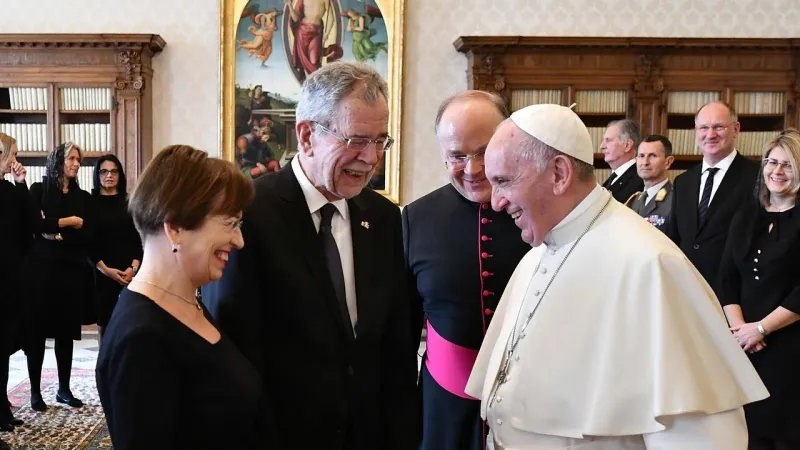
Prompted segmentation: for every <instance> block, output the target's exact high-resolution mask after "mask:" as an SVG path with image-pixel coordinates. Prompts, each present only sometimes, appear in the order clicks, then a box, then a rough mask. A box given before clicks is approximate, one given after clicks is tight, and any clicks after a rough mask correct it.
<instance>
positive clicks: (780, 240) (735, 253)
mask: <svg viewBox="0 0 800 450" xmlns="http://www.w3.org/2000/svg"><path fill="white" fill-rule="evenodd" d="M798 163H800V133H798V131H797V130H794V129H788V130H786V131H784V132H782V133H781V134H780V135H778V136H777V137H776V138H775V139H773V140H772V141H771V142H769V143H768V144H767V145H766V147H765V149H764V156H763V161H762V171H761V175H760V176H759V179H758V181H757V184H756V185H757V198H758V201H759V204H758V205H757V206H753V207H751V208H747V207H744V208H742V209H741V210H740V211H739V212H738V213H737V215H736V216H735V217H734V219H733V221H732V222H731V228H730V232H729V233H728V240H727V243H726V246H725V253H724V254H723V257H722V264H721V268H720V287H721V295H720V300H721V301H722V304H723V309H724V311H725V315H726V316H727V318H728V322H729V323H730V326H731V331H732V332H733V335H734V337H735V338H736V340H737V341H738V342H739V345H741V347H742V349H743V350H744V351H746V352H747V353H748V355H749V357H750V361H751V362H752V363H753V366H754V367H755V369H756V371H758V374H759V376H760V377H761V379H762V381H763V382H764V385H765V386H766V387H767V390H769V393H770V396H769V398H767V399H765V400H761V401H759V402H755V403H751V404H748V405H745V407H744V410H745V415H746V418H747V428H748V432H749V436H750V443H749V446H748V449H749V450H799V449H800V365H798V364H797V361H798V360H800V323H797V321H798V320H800V277H798V274H797V263H798V257H800V211H797V208H796V207H795V205H796V204H797V198H798V191H800V175H799V174H798V169H800V166H799V165H798ZM744 181H748V180H744Z"/></svg>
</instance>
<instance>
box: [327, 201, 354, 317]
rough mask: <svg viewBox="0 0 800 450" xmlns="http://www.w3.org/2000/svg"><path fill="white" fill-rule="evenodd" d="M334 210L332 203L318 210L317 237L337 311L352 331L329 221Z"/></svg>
mask: <svg viewBox="0 0 800 450" xmlns="http://www.w3.org/2000/svg"><path fill="white" fill-rule="evenodd" d="M335 212H336V206H334V205H333V203H328V204H326V205H325V206H323V207H322V209H321V210H320V213H321V216H322V220H321V221H320V224H319V237H320V239H321V240H322V246H323V250H324V252H325V265H326V267H327V268H328V273H329V274H330V277H331V282H332V283H333V290H334V291H335V292H336V299H337V300H338V303H339V312H340V313H341V315H342V320H343V321H344V322H345V325H346V326H347V329H348V330H351V332H352V329H353V328H352V327H353V325H352V322H351V321H350V312H349V311H348V309H347V295H346V294H345V286H344V272H343V271H342V259H341V257H340V256H339V248H338V247H337V246H336V239H334V237H333V230H332V229H331V222H332V221H333V214H334V213H335Z"/></svg>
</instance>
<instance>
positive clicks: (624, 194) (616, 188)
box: [603, 164, 644, 203]
mask: <svg viewBox="0 0 800 450" xmlns="http://www.w3.org/2000/svg"><path fill="white" fill-rule="evenodd" d="M610 178H611V177H609V178H606V181H604V182H603V187H604V188H606V189H608V190H609V191H611V195H612V196H613V197H614V198H615V199H617V201H618V202H620V203H625V202H627V201H628V199H629V198H630V196H631V195H633V194H635V193H637V192H641V191H642V190H644V181H642V179H641V178H639V174H638V173H636V164H634V165H632V166H630V167H628V170H626V171H625V172H623V173H622V175H620V176H619V179H618V180H617V181H615V182H614V184H612V185H611V186H609V185H608V180H609V179H610Z"/></svg>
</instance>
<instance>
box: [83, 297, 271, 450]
mask: <svg viewBox="0 0 800 450" xmlns="http://www.w3.org/2000/svg"><path fill="white" fill-rule="evenodd" d="M204 314H205V316H206V318H208V320H209V321H210V322H211V323H212V324H213V323H214V322H213V319H212V318H211V316H210V314H209V313H208V311H206V310H204ZM97 391H98V392H99V394H100V401H101V403H102V405H103V411H104V413H105V416H106V419H107V421H108V428H109V432H110V434H111V439H112V441H113V442H114V448H115V449H117V450H137V449H142V450H144V449H147V450H159V449H164V450H166V449H179V448H180V449H184V448H185V449H197V450H199V449H209V450H211V449H223V448H225V449H228V448H229V449H269V448H276V447H275V445H274V442H275V439H276V432H275V430H274V428H271V425H272V424H273V423H274V422H273V421H272V420H271V419H270V416H269V415H268V413H269V411H270V409H269V408H268V406H267V403H266V398H265V396H264V392H263V388H262V382H261V380H260V378H259V376H258V373H257V372H256V371H255V369H254V368H253V367H252V365H251V364H250V362H249V361H248V360H247V359H245V357H244V356H242V355H241V353H239V351H238V350H237V349H236V347H235V346H234V345H233V343H232V342H231V341H230V340H229V339H228V337H227V336H225V334H224V333H221V339H220V340H219V341H218V342H217V343H215V344H212V343H210V342H208V341H207V340H205V339H204V338H203V337H201V336H200V335H198V334H197V333H195V332H194V331H192V330H191V329H190V328H189V327H187V326H186V325H184V324H183V323H181V322H180V321H179V320H178V319H176V318H175V317H174V316H172V315H171V314H169V313H168V312H167V311H165V310H164V309H162V308H161V307H160V306H158V305H157V304H155V303H154V302H153V301H152V300H150V299H149V298H148V297H146V296H144V295H142V294H139V293H137V292H133V291H131V290H129V289H127V288H125V289H123V290H122V293H121V294H120V297H119V301H118V302H117V307H116V308H115V309H114V312H113V313H112V315H111V320H110V321H109V323H108V328H107V329H106V332H105V336H104V337H103V345H102V347H101V348H100V355H99V357H98V360H97Z"/></svg>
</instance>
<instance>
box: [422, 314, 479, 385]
mask: <svg viewBox="0 0 800 450" xmlns="http://www.w3.org/2000/svg"><path fill="white" fill-rule="evenodd" d="M427 336H428V337H427V339H426V341H425V345H426V350H425V351H426V358H425V367H427V368H428V372H430V374H431V377H433V379H434V380H436V383H438V384H439V386H441V387H443V388H444V389H445V390H446V391H447V392H449V393H451V394H453V395H457V396H459V397H461V398H468V399H470V400H476V399H475V398H474V397H472V396H470V395H467V394H466V393H465V392H464V389H466V387H467V381H468V380H469V375H470V373H471V372H472V366H474V365H475V360H476V359H477V358H478V351H477V350H472V349H470V348H466V347H462V346H460V345H456V344H454V343H452V342H449V341H447V340H446V339H445V338H443V337H442V336H440V335H439V333H437V332H436V330H434V329H433V326H432V325H431V323H430V321H428V335H427Z"/></svg>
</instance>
